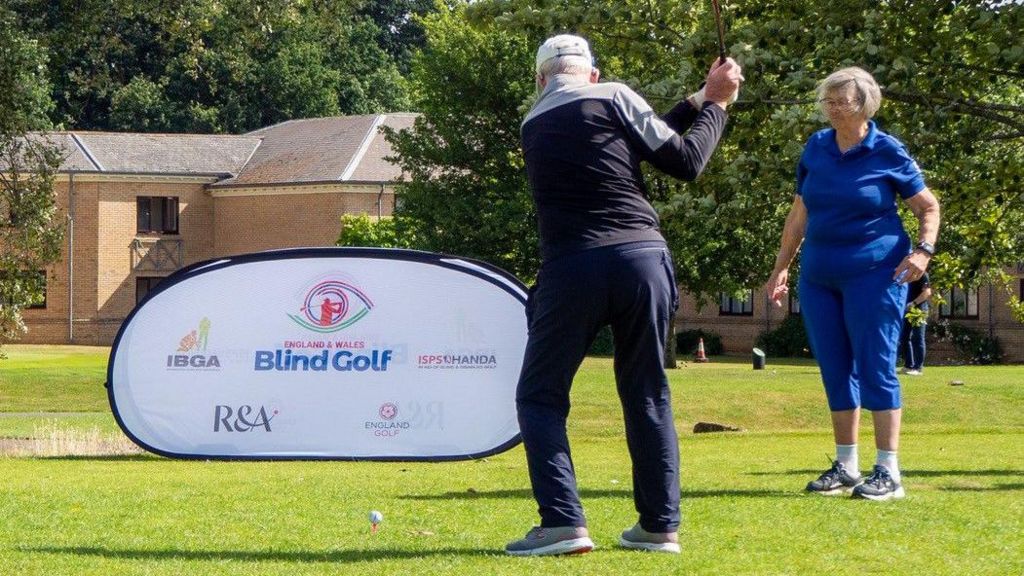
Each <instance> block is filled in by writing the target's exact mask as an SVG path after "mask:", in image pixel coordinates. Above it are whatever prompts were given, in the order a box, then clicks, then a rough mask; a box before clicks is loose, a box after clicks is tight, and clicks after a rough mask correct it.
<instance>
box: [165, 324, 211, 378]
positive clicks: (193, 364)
mask: <svg viewBox="0 0 1024 576" xmlns="http://www.w3.org/2000/svg"><path fill="white" fill-rule="evenodd" d="M209 337H210V319H209V318H207V317H205V316H204V317H203V319H202V320H200V321H199V328H198V330H192V331H190V332H189V333H188V334H186V335H185V336H184V337H182V339H181V341H180V342H179V343H178V349H177V352H178V353H177V354H168V355H167V368H168V369H169V370H219V369H220V359H218V358H217V355H216V354H211V355H206V354H205V352H206V346H207V344H208V341H209Z"/></svg>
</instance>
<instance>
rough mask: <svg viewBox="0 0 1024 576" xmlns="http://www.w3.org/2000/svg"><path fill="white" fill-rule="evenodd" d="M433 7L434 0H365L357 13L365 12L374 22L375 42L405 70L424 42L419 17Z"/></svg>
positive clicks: (423, 33) (430, 11)
mask: <svg viewBox="0 0 1024 576" xmlns="http://www.w3.org/2000/svg"><path fill="white" fill-rule="evenodd" d="M436 9H437V7H436V6H435V2H434V0H367V1H366V2H364V3H363V7H362V8H361V9H360V10H359V13H360V14H364V15H366V16H369V17H370V18H371V19H372V20H373V22H374V23H375V24H376V25H377V29H378V36H377V38H378V40H377V43H378V45H379V46H380V47H381V48H382V49H383V50H384V51H385V52H387V53H388V54H390V55H391V57H392V58H394V59H395V62H396V63H397V64H398V69H399V70H401V71H402V73H403V74H405V73H407V72H408V71H409V64H410V62H411V61H412V57H413V54H414V53H415V52H416V50H418V49H420V48H422V47H423V46H424V45H425V44H426V34H425V32H424V30H423V24H422V22H421V21H420V19H421V18H422V17H423V16H426V15H427V14H430V13H432V12H435V11H436Z"/></svg>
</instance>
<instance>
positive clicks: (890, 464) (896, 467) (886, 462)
mask: <svg viewBox="0 0 1024 576" xmlns="http://www.w3.org/2000/svg"><path fill="white" fill-rule="evenodd" d="M875 464H876V465H877V466H885V467H886V469H887V470H889V476H892V480H893V482H895V483H897V484H899V483H900V464H899V461H898V460H897V459H896V451H895V450H893V451H891V452H890V451H889V450H879V451H878V456H877V457H876V458H875Z"/></svg>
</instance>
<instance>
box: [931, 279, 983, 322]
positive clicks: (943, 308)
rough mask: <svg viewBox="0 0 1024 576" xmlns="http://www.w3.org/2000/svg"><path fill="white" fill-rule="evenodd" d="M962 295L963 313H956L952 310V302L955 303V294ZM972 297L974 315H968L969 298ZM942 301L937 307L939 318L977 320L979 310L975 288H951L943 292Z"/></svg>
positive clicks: (969, 308) (969, 307)
mask: <svg viewBox="0 0 1024 576" xmlns="http://www.w3.org/2000/svg"><path fill="white" fill-rule="evenodd" d="M958 293H959V294H963V295H964V300H963V302H964V312H963V313H958V312H957V311H956V310H955V309H954V302H956V296H957V294H958ZM972 295H973V296H974V298H973V300H974V314H971V313H970V310H971V296H972ZM942 299H943V300H944V302H943V303H942V304H940V305H939V318H949V319H950V320H977V319H978V312H979V310H980V309H981V305H980V302H979V301H978V290H977V288H967V289H966V290H965V289H964V288H960V287H953V288H950V289H949V290H947V291H945V292H943V294H942Z"/></svg>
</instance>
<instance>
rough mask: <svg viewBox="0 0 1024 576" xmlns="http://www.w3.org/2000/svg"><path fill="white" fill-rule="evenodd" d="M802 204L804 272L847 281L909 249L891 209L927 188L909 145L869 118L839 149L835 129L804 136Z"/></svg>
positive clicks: (895, 262)
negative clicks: (862, 131)
mask: <svg viewBox="0 0 1024 576" xmlns="http://www.w3.org/2000/svg"><path fill="white" fill-rule="evenodd" d="M796 181H797V194H800V195H801V196H802V197H803V202H804V206H806V207H807V229H806V231H805V233H804V244H803V248H802V250H801V251H802V255H801V259H800V268H801V271H802V272H801V273H802V274H805V275H807V276H808V278H809V279H812V280H813V279H818V280H820V281H827V280H835V279H842V278H848V277H851V276H856V275H859V274H861V273H863V272H865V271H867V270H871V269H873V268H877V267H879V266H892V267H893V268H895V267H896V266H897V265H898V264H899V262H900V260H902V259H903V258H904V257H905V256H906V255H907V254H908V253H909V252H910V238H909V237H908V236H907V233H906V231H905V230H904V229H903V222H902V220H900V216H899V213H898V212H897V210H896V197H897V196H899V197H900V198H903V199H904V200H905V199H907V198H910V197H911V196H913V195H915V194H917V193H918V192H920V191H921V190H923V189H924V188H925V183H924V176H923V174H922V173H921V169H920V168H919V167H918V165H917V162H914V159H913V158H911V157H910V154H909V153H907V149H906V147H905V146H904V145H903V143H902V142H900V141H899V140H897V139H896V138H894V137H892V136H890V135H889V134H886V133H885V132H883V131H881V130H879V129H878V127H877V126H876V125H875V123H874V122H873V121H869V122H868V134H867V136H866V137H865V138H864V140H862V141H861V142H860V144H857V145H856V146H854V147H853V148H851V149H849V150H847V151H846V152H845V153H840V152H839V145H838V144H837V143H836V131H835V129H834V128H827V129H825V130H820V131H818V132H816V133H814V135H812V136H811V138H810V139H809V140H808V141H807V145H806V146H805V147H804V152H803V155H802V156H801V158H800V164H799V165H798V166H797V171H796Z"/></svg>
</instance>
